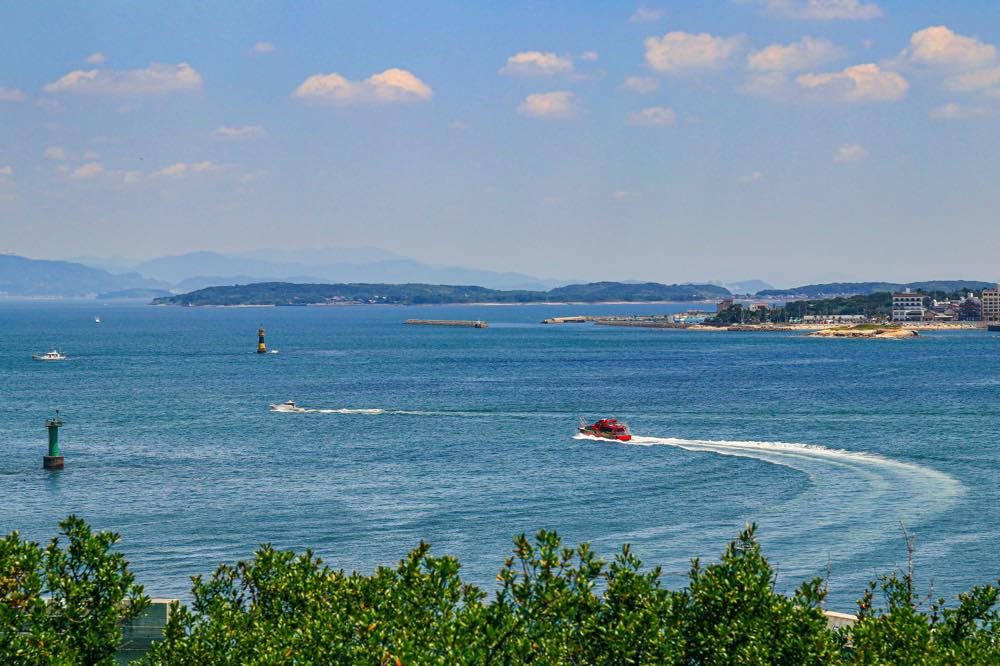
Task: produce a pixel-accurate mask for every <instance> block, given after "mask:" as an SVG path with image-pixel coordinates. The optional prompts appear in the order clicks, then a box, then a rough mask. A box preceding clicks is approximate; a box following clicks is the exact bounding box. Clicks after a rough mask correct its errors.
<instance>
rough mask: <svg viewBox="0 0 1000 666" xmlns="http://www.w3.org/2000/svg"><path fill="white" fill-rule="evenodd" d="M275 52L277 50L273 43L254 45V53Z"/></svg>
mask: <svg viewBox="0 0 1000 666" xmlns="http://www.w3.org/2000/svg"><path fill="white" fill-rule="evenodd" d="M275 51H277V49H276V48H275V46H274V44H272V43H271V42H257V43H256V44H254V45H253V52H254V53H274V52H275Z"/></svg>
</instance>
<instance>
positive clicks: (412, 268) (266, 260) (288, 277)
mask: <svg viewBox="0 0 1000 666" xmlns="http://www.w3.org/2000/svg"><path fill="white" fill-rule="evenodd" d="M133 270H135V271H136V272H138V273H141V274H143V275H147V276H149V277H151V278H156V279H159V280H165V281H167V282H170V283H171V284H173V285H175V286H176V288H177V289H179V290H189V289H197V288H201V287H207V286H215V285H233V284H247V283H250V282H274V281H294V282H313V283H319V282H330V283H343V282H371V283H375V282H394V283H402V282H420V283H433V284H477V285H482V286H484V287H489V288H491V289H543V290H544V289H549V288H552V287H556V286H560V285H563V284H566V282H565V281H560V280H546V279H541V278H537V277H534V276H531V275H525V274H523V273H503V272H497V271H487V270H478V269H474V268H459V267H455V266H430V265H428V264H424V263H421V262H419V261H416V260H414V259H410V258H408V257H403V256H400V255H397V254H393V253H391V252H388V251H386V250H380V249H378V248H366V247H362V248H338V249H313V250H300V251H277V252H266V251H258V252H250V253H245V254H238V255H226V254H219V253H216V252H191V253H188V254H182V255H177V256H172V257H160V258H158V259H153V260H150V261H145V262H142V263H140V264H138V265H136V266H134V267H133Z"/></svg>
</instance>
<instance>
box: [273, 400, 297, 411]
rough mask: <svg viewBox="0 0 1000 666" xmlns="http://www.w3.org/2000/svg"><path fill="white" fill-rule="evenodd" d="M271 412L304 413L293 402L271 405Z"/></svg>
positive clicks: (287, 401)
mask: <svg viewBox="0 0 1000 666" xmlns="http://www.w3.org/2000/svg"><path fill="white" fill-rule="evenodd" d="M271 411H272V412H303V411H305V410H304V409H302V408H301V407H298V406H296V405H295V401H294V400H286V401H285V402H281V403H278V404H275V405H271Z"/></svg>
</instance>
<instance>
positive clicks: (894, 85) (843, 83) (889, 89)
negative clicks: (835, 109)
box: [795, 63, 910, 102]
mask: <svg viewBox="0 0 1000 666" xmlns="http://www.w3.org/2000/svg"><path fill="white" fill-rule="evenodd" d="M795 83H796V84H797V85H798V87H799V88H800V89H802V90H803V91H807V92H810V93H812V94H816V95H819V96H820V97H825V98H829V99H832V100H834V101H839V102H892V101H895V100H899V99H902V98H903V97H904V96H905V95H906V91H907V89H908V88H909V87H910V86H909V84H908V83H907V82H906V79H904V78H903V77H902V76H900V75H899V74H897V73H896V72H887V71H883V70H882V69H881V68H880V67H879V66H878V65H876V64H873V63H868V64H864V65H854V66H853V67H847V68H845V69H843V70H842V71H840V72H830V73H825V74H803V75H801V76H799V77H798V78H796V79H795Z"/></svg>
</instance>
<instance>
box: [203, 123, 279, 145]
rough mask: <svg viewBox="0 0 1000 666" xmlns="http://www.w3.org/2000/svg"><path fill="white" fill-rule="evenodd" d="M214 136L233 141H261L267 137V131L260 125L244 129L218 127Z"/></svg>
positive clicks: (246, 126) (247, 126) (248, 126)
mask: <svg viewBox="0 0 1000 666" xmlns="http://www.w3.org/2000/svg"><path fill="white" fill-rule="evenodd" d="M212 136H214V137H216V138H217V139H231V140H233V141H247V140H249V139H261V138H263V137H265V136H267V130H265V129H264V128H263V127H262V126H260V125H244V126H243V127H217V128H216V129H214V130H213V131H212Z"/></svg>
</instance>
